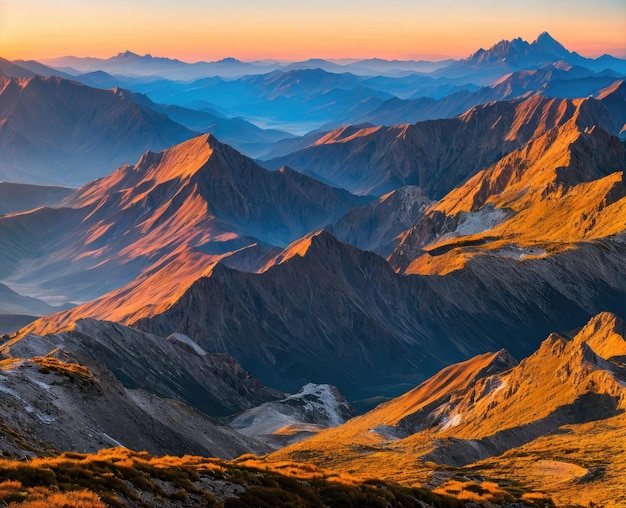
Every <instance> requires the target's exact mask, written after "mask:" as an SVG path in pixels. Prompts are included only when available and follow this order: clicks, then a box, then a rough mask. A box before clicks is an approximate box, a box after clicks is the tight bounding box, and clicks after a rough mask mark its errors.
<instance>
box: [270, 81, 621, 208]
mask: <svg viewBox="0 0 626 508" xmlns="http://www.w3.org/2000/svg"><path fill="white" fill-rule="evenodd" d="M620 90H621V88H620ZM621 97H622V99H620V97H615V99H616V102H618V103H621V102H620V101H621V100H623V96H621ZM611 111H615V113H614V114H613V116H612V114H611ZM621 115H622V113H621V111H620V110H619V109H616V108H614V107H611V110H609V108H608V107H607V106H605V104H604V103H603V102H602V101H601V100H595V99H576V100H566V99H549V98H545V97H540V96H537V97H531V98H528V99H518V100H514V101H504V102H494V103H489V104H486V105H483V106H477V107H475V108H472V109H470V110H469V111H467V112H466V113H464V114H462V115H460V116H458V117H455V118H450V119H443V120H431V121H425V122H418V123H416V124H413V125H397V126H393V127H365V128H363V129H360V130H357V131H356V132H353V131H350V130H346V129H343V128H342V129H338V130H336V131H333V132H330V133H328V134H327V135H326V136H324V137H322V138H320V139H318V140H317V141H316V142H315V143H314V144H313V145H311V146H310V147H308V148H305V149H303V150H300V151H297V152H295V153H293V154H290V155H288V156H285V157H279V158H277V159H273V160H271V161H268V162H267V163H266V165H267V166H268V167H272V168H276V167H279V166H281V165H288V166H290V167H293V168H295V169H297V170H299V171H302V172H305V173H308V174H311V175H313V176H316V177H318V178H321V179H323V180H324V181H329V182H332V183H333V184H335V185H338V186H341V187H343V188H346V189H348V190H350V191H351V192H354V193H357V194H372V193H373V194H378V195H380V194H383V193H386V192H389V191H391V190H393V189H394V188H397V187H400V186H403V185H417V186H419V187H421V188H422V189H423V190H424V192H426V194H427V195H429V196H430V197H433V198H441V197H442V196H443V195H445V194H446V193H447V192H449V191H451V190H452V189H453V188H454V187H456V186H457V185H459V184H461V183H462V182H463V181H464V180H465V179H466V178H468V177H470V176H472V175H473V174H475V173H476V172H477V171H479V170H480V169H484V168H486V167H488V166H490V165H491V164H493V163H495V162H497V161H498V160H500V159H501V158H502V157H503V156H505V155H506V154H508V153H510V152H511V151H513V150H516V149H518V148H520V147H522V146H524V145H525V144H526V143H527V142H528V141H530V140H531V139H532V138H534V137H537V136H539V135H541V134H542V133H544V132H546V131H548V130H549V129H551V128H552V127H555V126H557V125H561V124H563V123H565V122H567V121H568V120H569V119H570V118H572V117H574V116H576V117H577V118H579V123H580V124H581V125H584V126H588V127H592V126H594V125H598V126H600V127H603V128H605V129H606V130H608V131H609V132H615V131H616V130H617V129H616V127H615V125H616V124H619V123H620V122H621V121H622V118H621ZM617 132H619V130H617ZM617 132H615V133H617Z"/></svg>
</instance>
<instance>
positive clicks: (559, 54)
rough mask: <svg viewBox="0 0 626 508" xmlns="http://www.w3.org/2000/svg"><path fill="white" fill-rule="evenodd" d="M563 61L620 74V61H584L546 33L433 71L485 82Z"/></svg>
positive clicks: (504, 43) (504, 42)
mask: <svg viewBox="0 0 626 508" xmlns="http://www.w3.org/2000/svg"><path fill="white" fill-rule="evenodd" d="M559 61H564V62H566V63H568V64H570V65H580V66H583V67H587V68H589V69H591V70H594V71H603V70H605V69H607V68H611V67H613V68H615V70H618V71H620V72H624V61H623V60H619V59H616V58H612V57H609V56H608V55H605V56H604V57H601V58H598V59H591V58H584V57H582V56H580V55H579V54H578V53H575V52H570V51H568V50H567V49H566V48H565V47H563V45H562V44H561V43H559V42H558V41H556V40H555V39H554V38H553V37H552V36H551V35H550V34H549V33H548V32H543V33H542V34H540V35H539V36H538V37H537V39H535V40H534V41H533V42H531V43H528V42H527V41H525V40H523V39H521V38H519V37H518V38H517V39H513V40H510V41H509V40H502V41H500V42H498V43H497V44H494V45H493V46H492V47H491V48H489V49H487V50H485V49H482V48H481V49H479V50H478V51H477V52H475V53H474V54H472V55H470V56H469V57H468V58H467V59H465V60H460V61H458V62H454V63H452V64H450V65H449V66H448V67H445V68H443V69H440V70H438V71H435V74H440V75H445V76H448V77H457V78H459V77H469V76H471V79H473V80H474V82H476V81H477V80H481V79H482V80H484V81H489V80H492V79H496V78H497V77H499V76H501V75H502V74H505V73H507V72H510V71H516V70H524V69H538V68H540V67H542V66H543V65H546V64H550V63H553V62H559Z"/></svg>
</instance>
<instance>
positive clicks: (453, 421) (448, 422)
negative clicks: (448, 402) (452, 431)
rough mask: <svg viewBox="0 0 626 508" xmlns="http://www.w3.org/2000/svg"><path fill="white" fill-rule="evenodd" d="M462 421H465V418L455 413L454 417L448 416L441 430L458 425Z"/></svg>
mask: <svg viewBox="0 0 626 508" xmlns="http://www.w3.org/2000/svg"><path fill="white" fill-rule="evenodd" d="M462 421H463V418H462V417H461V415H460V414H455V415H454V416H453V417H452V418H448V419H447V420H446V421H445V423H444V424H443V426H442V427H441V430H446V429H449V428H452V427H456V426H457V425H460V424H461V422H462Z"/></svg>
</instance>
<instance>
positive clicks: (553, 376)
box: [266, 313, 626, 505]
mask: <svg viewBox="0 0 626 508" xmlns="http://www.w3.org/2000/svg"><path fill="white" fill-rule="evenodd" d="M625 331H626V327H625V325H624V323H623V322H622V321H621V320H619V319H618V318H616V317H615V316H614V315H612V314H608V313H604V314H600V315H598V316H596V317H594V318H593V319H592V320H591V321H590V322H589V323H588V324H587V325H586V326H585V327H584V328H583V329H582V330H581V331H580V332H579V333H578V334H577V335H576V336H575V337H574V338H573V339H567V338H564V337H561V336H559V335H556V334H553V335H551V336H550V337H549V338H548V339H546V340H545V341H544V342H543V344H542V345H541V347H540V348H539V350H538V351H537V352H536V353H534V354H533V355H532V356H530V357H529V358H527V359H525V360H523V361H522V362H521V363H520V364H519V365H517V366H514V367H511V366H512V365H513V362H511V360H510V358H508V357H507V355H506V353H505V352H500V353H498V354H488V355H482V356H480V357H477V358H475V359H473V360H470V361H468V362H464V363H462V364H458V365H454V366H452V367H450V368H448V369H445V370H444V371H442V372H441V373H439V374H437V375H436V376H434V377H433V378H431V379H429V380H428V381H426V382H424V383H423V384H422V385H420V386H419V387H417V388H416V389H414V390H412V391H410V392H408V393H407V394H405V395H403V396H401V397H399V398H397V399H394V400H393V401H391V402H389V403H386V404H383V405H381V406H379V407H377V408H376V409H374V410H372V411H371V412H369V413H367V414H365V415H363V416H361V417H357V418H355V419H353V420H350V421H349V422H347V423H346V424H344V425H342V426H341V427H339V428H336V429H330V430H327V431H323V432H321V433H319V434H318V435H317V436H314V437H312V438H310V439H308V440H306V441H303V442H301V443H298V444H296V445H292V446H290V447H288V448H285V449H283V450H281V451H278V452H275V453H274V454H272V455H270V456H269V457H267V459H266V460H267V462H269V463H280V462H281V461H287V460H293V461H300V462H310V463H313V464H315V465H317V466H320V467H326V468H330V469H332V470H334V471H341V472H349V473H352V474H357V475H359V476H361V477H364V478H367V477H372V478H374V477H376V478H386V479H393V480H395V481H399V482H401V483H405V484H415V483H428V484H431V485H433V484H441V483H444V480H445V478H446V474H445V471H446V469H445V468H443V469H442V467H440V466H438V465H437V464H442V465H447V466H454V467H457V468H460V469H459V472H460V474H461V477H463V475H467V476H470V475H471V472H472V471H473V469H474V467H476V468H479V469H480V470H481V474H482V475H483V476H486V477H488V478H489V477H490V478H500V481H503V478H505V477H506V476H510V477H512V478H513V479H515V480H516V481H519V482H520V483H521V484H527V485H528V486H530V487H532V488H535V489H539V490H543V491H545V492H547V493H548V494H550V495H555V496H556V498H557V499H558V500H560V501H561V502H563V503H565V502H572V500H574V499H575V496H576V493H578V494H580V493H583V492H584V493H585V497H584V499H588V500H593V501H594V502H607V504H608V505H610V501H613V502H615V501H616V500H617V499H618V498H619V495H621V496H622V497H621V498H619V499H621V500H622V502H626V497H624V492H623V491H621V494H618V493H619V492H620V491H619V488H618V487H620V486H622V485H623V479H624V478H625V475H626V467H625V466H626V461H625V460H624V459H623V457H620V456H619V451H620V450H624V448H626V441H625V440H626V430H624V429H625V428H624V423H625V422H626V420H625V419H624V411H625V410H626V368H625V366H624V364H623V361H624V352H625V351H626V340H625V338H624V334H625ZM507 367H511V368H508V370H507ZM574 436H576V439H574ZM609 438H611V439H615V440H617V441H616V442H614V444H611V442H610V441H602V440H603V439H609ZM551 443H554V446H555V448H554V450H553V449H552V444H551ZM568 447H569V448H570V450H571V451H570V453H571V455H570V456H568V452H567V451H566V450H567V448H568ZM525 453H529V454H530V455H529V456H526V455H525ZM532 457H534V459H532ZM539 459H541V460H542V461H545V463H542V464H543V466H542V467H544V469H543V470H541V468H540V467H539V466H541V464H539V465H537V463H536V461H537V460H539ZM533 460H535V462H533ZM476 461H479V462H478V464H477V465H476V466H472V464H473V463H474V462H476ZM516 464H517V465H518V466H521V465H523V466H524V467H530V465H531V464H533V467H535V469H534V472H533V473H532V474H529V476H528V477H525V474H526V473H525V470H523V469H522V470H519V469H518V470H517V471H516V470H515V465H516ZM598 467H601V468H603V469H602V470H601V472H600V473H599V472H598V471H600V470H598V469H596V468H598ZM537 468H539V469H537ZM551 468H553V469H554V470H555V471H556V470H558V471H560V473H558V474H560V475H561V476H559V477H558V478H556V479H553V481H551V480H550V478H549V474H550V471H551V470H552V469H551ZM442 472H443V473H442ZM554 474H557V473H556V472H555V473H554ZM442 475H443V476H442ZM585 475H588V476H587V478H588V481H587V482H582V483H578V481H579V480H580V478H581V477H584V476H585ZM594 475H595V476H594ZM450 476H451V475H450ZM589 478H591V479H589ZM586 504H587V503H585V505H586ZM615 505H617V504H615Z"/></svg>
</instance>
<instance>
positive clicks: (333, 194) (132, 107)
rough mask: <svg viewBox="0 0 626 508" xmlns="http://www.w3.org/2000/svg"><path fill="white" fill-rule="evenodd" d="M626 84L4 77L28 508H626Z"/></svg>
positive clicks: (225, 69)
mask: <svg viewBox="0 0 626 508" xmlns="http://www.w3.org/2000/svg"><path fill="white" fill-rule="evenodd" d="M50 65H52V66H53V67H50ZM57 65H58V66H62V67H63V68H62V69H61V71H60V72H59V74H60V75H55V72H56V71H57V69H55V67H56V66H57ZM219 69H222V70H221V71H219ZM418 69H421V70H419V71H418ZM370 71H372V72H370ZM422 71H424V72H422ZM625 72H626V69H625V68H624V66H623V61H621V60H619V59H615V58H613V57H608V56H605V57H601V58H599V59H595V60H594V59H587V58H584V57H582V56H580V55H577V54H576V53H572V52H569V51H568V50H567V49H565V48H564V47H563V46H562V45H561V44H559V43H558V42H557V41H555V40H554V39H553V38H552V37H550V36H549V35H548V34H547V33H544V34H541V35H540V36H539V37H538V38H537V40H535V41H534V42H532V43H528V42H525V41H523V40H522V39H514V40H511V41H502V42H500V43H498V44H496V45H494V46H493V47H492V48H490V49H488V50H479V51H478V52H476V53H474V54H473V55H471V56H470V57H469V58H467V59H465V60H460V61H456V62H438V63H426V62H386V61H379V60H369V61H341V62H339V61H337V62H327V61H322V60H311V61H307V62H295V63H292V64H285V63H277V62H272V61H266V62H240V61H237V60H234V59H225V60H223V61H220V62H210V63H206V62H200V63H197V64H187V63H185V62H181V61H177V60H170V59H163V58H158V57H152V56H150V55H146V56H144V57H142V56H139V55H136V54H133V53H130V52H126V53H122V54H120V55H118V56H116V57H114V58H111V59H108V60H102V59H76V58H65V59H60V60H57V61H56V62H50V61H46V62H43V63H40V62H34V61H16V62H8V61H6V60H0V153H1V154H2V156H1V157H0V159H1V160H2V162H0V170H1V171H3V173H2V175H4V176H3V177H6V179H7V180H11V182H2V183H0V247H1V248H0V332H1V333H4V334H5V335H3V336H2V337H0V400H1V401H2V402H1V403H0V419H1V420H2V422H1V424H0V446H1V447H2V450H3V453H4V456H5V457H6V459H3V461H2V463H1V464H0V470H1V473H2V477H3V479H4V478H7V481H6V482H5V481H4V480H3V482H2V483H0V503H6V504H9V503H10V502H12V501H14V500H16V499H17V498H15V497H14V496H16V495H18V494H19V496H22V497H20V500H21V499H28V500H29V501H33V502H34V501H35V496H38V495H41V496H44V498H43V499H48V500H51V499H52V497H51V496H52V495H53V493H52V492H53V490H54V495H58V496H61V497H63V496H69V495H70V493H72V492H74V491H77V492H78V493H81V494H80V495H83V496H86V497H85V499H86V498H87V497H92V494H93V496H96V494H95V493H96V492H97V493H98V494H97V495H99V496H102V500H104V501H106V502H107V503H108V504H113V505H117V506H144V505H145V506H150V505H155V504H157V505H158V504H159V503H160V504H161V505H163V506H203V505H204V504H206V503H207V502H209V503H217V504H218V505H219V503H221V504H223V505H224V506H250V505H255V506H256V505H259V506H279V505H293V506H345V505H349V503H348V504H346V503H347V501H346V499H352V501H351V502H352V505H355V506H356V505H359V506H360V505H376V506H378V505H380V506H416V503H417V504H418V505H420V506H422V507H423V506H459V507H461V506H465V507H466V508H467V506H468V505H467V504H465V503H475V504H471V506H494V505H495V506H509V507H511V508H512V507H514V506H516V507H517V506H521V505H528V506H544V507H545V506H553V505H557V506H572V505H581V504H582V505H586V506H587V505H588V506H591V503H598V504H600V505H607V506H609V505H616V506H619V505H620V503H622V502H626V499H625V498H624V493H623V489H622V487H623V471H624V467H625V466H626V464H625V462H624V459H623V457H622V456H623V452H624V451H626V450H625V449H624V443H626V436H625V435H624V430H623V429H624V428H625V427H624V416H623V415H624V409H625V404H626V402H625V401H626V392H624V386H626V374H625V373H624V360H625V359H626V346H625V344H626V339H625V338H624V336H625V325H624V319H626V273H625V269H626V263H625V262H624V252H626V250H625V249H626V177H625V176H624V175H625V173H624V171H625V168H626V143H625V142H624V127H625V125H626V85H625V83H624V73H625ZM212 73H216V74H217V75H213V74H212ZM86 83H87V84H86ZM100 86H102V87H108V88H106V89H104V88H99V87H100ZM309 131H310V132H309ZM250 155H254V156H256V157H259V158H262V159H263V160H262V161H259V160H254V159H253V158H251V157H250ZM266 168H269V169H266ZM25 182H29V183H25ZM51 183H52V184H55V185H49V184H51ZM59 185H63V186H59ZM68 186H70V187H68ZM74 187H78V188H74ZM18 328H19V330H18ZM546 337H547V338H546ZM516 359H521V361H519V363H518V361H517V360H516ZM111 447H114V449H112V450H103V449H104V448H111ZM126 447H128V448H127V449H125V448H126ZM131 450H145V451H144V452H133V451H131ZM44 455H45V456H47V458H45V459H44V458H43V456H44ZM182 455H185V456H184V457H181V456H182ZM191 455H204V456H205V457H210V456H213V457H219V458H220V460H218V459H207V458H201V457H192V456H191ZM156 456H161V457H156ZM26 457H30V458H32V459H33V461H32V463H29V464H28V467H27V466H25V463H24V462H23V461H22V462H20V459H24V458H26ZM237 457H238V458H237ZM14 459H16V460H14ZM225 460H230V462H225ZM64 468H66V469H64ZM94 468H95V469H94ZM120 478H121V479H120ZM7 482H8V483H7ZM54 486H56V487H54ZM55 489H56V490H55ZM70 491H71V492H70ZM72 495H78V494H77V493H76V492H74V493H72ZM45 496H48V497H45ZM368 496H369V497H368ZM453 498H456V499H453ZM64 499H65V500H64V502H65V503H66V504H70V505H71V504H72V502H73V501H72V502H71V501H67V499H66V498H64ZM93 499H95V501H94V503H96V502H97V503H100V500H99V499H98V498H97V497H94V498H93ZM364 499H367V500H364ZM357 500H358V501H357ZM50 502H52V501H50ZM246 503H247V504H246ZM95 505H96V506H99V505H98V504H95Z"/></svg>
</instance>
